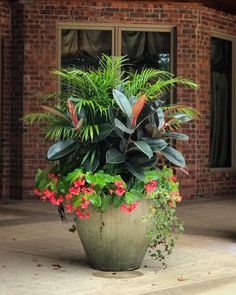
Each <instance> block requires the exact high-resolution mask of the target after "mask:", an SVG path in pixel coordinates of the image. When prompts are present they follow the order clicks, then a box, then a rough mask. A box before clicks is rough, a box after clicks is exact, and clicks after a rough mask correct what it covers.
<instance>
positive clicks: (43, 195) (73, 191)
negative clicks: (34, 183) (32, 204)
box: [34, 174, 94, 219]
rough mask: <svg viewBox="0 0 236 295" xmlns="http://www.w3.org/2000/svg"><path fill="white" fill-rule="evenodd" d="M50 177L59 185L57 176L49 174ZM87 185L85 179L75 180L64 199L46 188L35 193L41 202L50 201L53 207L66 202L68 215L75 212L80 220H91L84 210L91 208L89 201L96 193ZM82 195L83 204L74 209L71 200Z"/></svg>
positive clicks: (35, 190)
mask: <svg viewBox="0 0 236 295" xmlns="http://www.w3.org/2000/svg"><path fill="white" fill-rule="evenodd" d="M48 177H49V178H51V179H52V180H53V181H54V182H55V184H57V182H58V177H57V176H56V175H54V174H48ZM85 184H86V182H85V180H84V179H78V180H75V181H74V182H73V185H72V186H71V187H70V188H69V193H67V194H66V195H65V196H64V197H63V196H59V197H56V193H55V191H51V190H50V189H48V188H46V189H45V190H43V191H40V190H39V189H37V188H35V189H34V193H35V194H36V195H38V196H39V197H40V199H41V200H43V201H45V200H49V201H50V202H51V203H52V204H53V205H60V204H61V203H62V202H63V201H64V200H65V201H66V204H65V207H66V211H67V212H68V213H72V212H75V214H76V215H77V216H78V217H79V218H80V219H83V218H89V217H90V213H88V212H86V213H84V212H83V211H84V209H87V208H88V207H89V205H90V200H89V199H88V196H89V195H91V194H92V193H93V192H94V190H93V189H92V188H90V187H85ZM93 186H94V185H93ZM81 193H82V194H83V196H82V197H81V203H80V205H79V207H74V206H73V205H72V203H71V200H72V199H73V196H79V195H80V196H81Z"/></svg>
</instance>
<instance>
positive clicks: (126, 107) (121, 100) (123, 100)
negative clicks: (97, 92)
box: [112, 89, 132, 118]
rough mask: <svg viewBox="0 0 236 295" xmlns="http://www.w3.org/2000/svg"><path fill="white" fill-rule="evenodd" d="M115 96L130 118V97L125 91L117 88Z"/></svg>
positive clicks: (114, 91)
mask: <svg viewBox="0 0 236 295" xmlns="http://www.w3.org/2000/svg"><path fill="white" fill-rule="evenodd" d="M112 92H113V97H114V99H115V101H116V103H117V104H118V106H119V107H120V109H121V110H122V112H123V113H125V114H126V115H127V116H128V117H129V118H131V117H132V108H131V104H130V102H129V100H128V98H127V97H126V96H125V95H124V93H122V92H120V91H119V90H117V89H113V91H112Z"/></svg>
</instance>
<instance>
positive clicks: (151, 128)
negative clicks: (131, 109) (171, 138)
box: [145, 123, 161, 138]
mask: <svg viewBox="0 0 236 295" xmlns="http://www.w3.org/2000/svg"><path fill="white" fill-rule="evenodd" d="M145 130H146V132H147V136H148V137H152V138H161V132H160V131H159V129H158V128H157V127H156V126H155V125H154V124H151V123H148V124H147V125H145Z"/></svg>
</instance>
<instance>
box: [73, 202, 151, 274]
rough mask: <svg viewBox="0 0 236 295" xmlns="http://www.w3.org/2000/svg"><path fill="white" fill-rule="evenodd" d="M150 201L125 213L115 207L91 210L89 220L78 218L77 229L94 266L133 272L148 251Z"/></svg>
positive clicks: (101, 268)
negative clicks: (146, 218)
mask: <svg viewBox="0 0 236 295" xmlns="http://www.w3.org/2000/svg"><path fill="white" fill-rule="evenodd" d="M148 210H149V202H148V201H142V202H140V204H139V205H138V207H137V209H136V210H134V211H133V212H131V213H125V212H123V211H121V210H120V209H119V208H118V209H115V208H113V207H112V206H110V208H109V209H108V210H107V211H106V212H105V213H100V212H96V211H95V210H94V209H92V208H90V214H91V217H90V219H86V220H85V219H82V220H81V219H77V220H76V223H77V230H78V233H79V236H80V239H81V242H82V244H83V247H84V249H85V252H86V254H87V258H88V260H89V262H90V264H91V265H92V267H94V268H96V269H99V270H106V271H122V270H134V269H137V268H139V267H140V265H141V263H142V260H143V258H144V255H145V253H146V251H147V248H148V244H149V239H148V238H147V233H148V231H150V229H151V221H150V220H148V221H147V222H143V220H142V216H146V215H147V214H148Z"/></svg>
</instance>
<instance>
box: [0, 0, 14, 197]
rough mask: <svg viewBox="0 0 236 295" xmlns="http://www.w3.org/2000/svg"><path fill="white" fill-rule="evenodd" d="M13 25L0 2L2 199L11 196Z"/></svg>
mask: <svg viewBox="0 0 236 295" xmlns="http://www.w3.org/2000/svg"><path fill="white" fill-rule="evenodd" d="M10 31H11V25H10V5H9V4H8V1H4V0H2V1H0V37H1V43H2V44H1V83H0V85H1V86H0V91H1V94H0V198H2V197H7V196H9V194H10V181H9V179H10V174H11V171H10V165H9V164H10V161H11V158H10V145H11V143H10V136H11V127H10V120H11V93H10V91H11V71H10V68H11V56H10V55H11V50H10V49H11V32H10Z"/></svg>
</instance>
